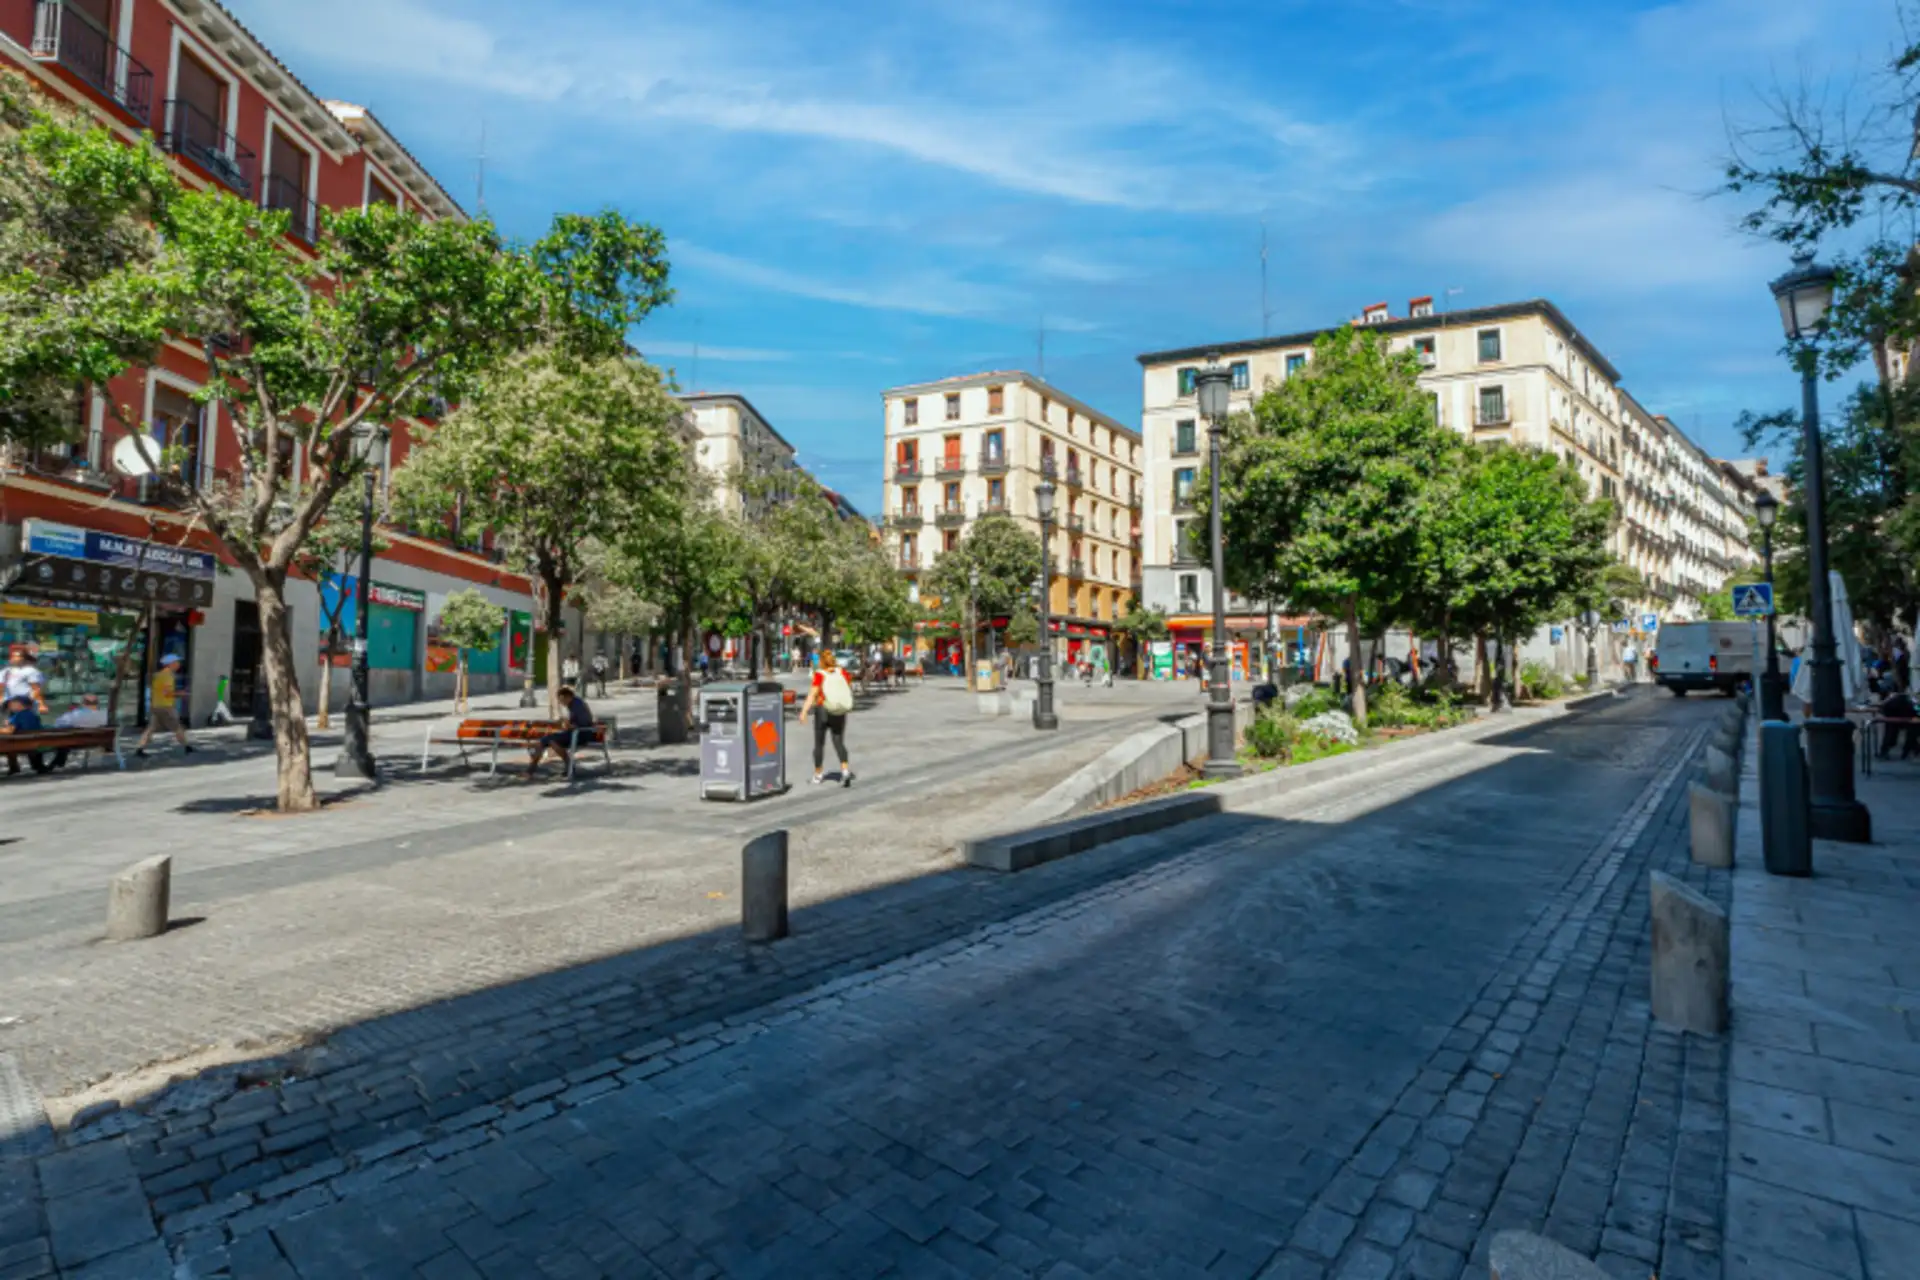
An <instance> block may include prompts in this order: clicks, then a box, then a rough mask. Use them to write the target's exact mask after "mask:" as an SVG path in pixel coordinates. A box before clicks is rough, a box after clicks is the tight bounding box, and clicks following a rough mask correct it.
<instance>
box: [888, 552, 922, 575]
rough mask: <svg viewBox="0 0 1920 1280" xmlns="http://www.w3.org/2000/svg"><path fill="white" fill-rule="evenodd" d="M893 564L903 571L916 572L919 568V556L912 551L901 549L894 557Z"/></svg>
mask: <svg viewBox="0 0 1920 1280" xmlns="http://www.w3.org/2000/svg"><path fill="white" fill-rule="evenodd" d="M894 566H895V567H896V568H898V569H900V570H901V571H903V572H905V573H917V572H919V569H920V557H919V555H917V554H916V553H914V552H912V551H902V552H901V553H900V554H899V555H898V556H896V557H895V558H894Z"/></svg>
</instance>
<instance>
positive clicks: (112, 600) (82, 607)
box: [0, 520, 215, 725]
mask: <svg viewBox="0 0 1920 1280" xmlns="http://www.w3.org/2000/svg"><path fill="white" fill-rule="evenodd" d="M214 572H215V562H214V558H213V556H212V555H210V554H208V553H206V552H201V551H192V550H188V549H186V548H182V547H174V546H168V545H166V544H164V543H156V542H145V541H142V540H140V539H137V538H127V537H123V536H121V535H119V534H112V533H103V532H101V531H99V530H96V529H83V528H80V527H78V526H75V525H67V524H56V523H53V522H51V521H45V520H26V521H23V522H22V525H21V531H20V551H19V554H18V555H17V556H15V557H14V558H13V561H12V563H11V564H9V565H7V566H6V574H5V577H6V579H7V580H9V582H10V585H9V586H8V588H7V591H6V594H5V595H4V596H3V597H0V645H14V644H23V645H27V646H29V647H30V649H31V650H32V651H34V652H35V653H36V654H37V658H38V662H39V666H40V670H41V673H42V675H44V676H45V677H46V686H45V687H46V696H47V705H48V707H49V708H50V709H51V710H52V711H53V712H54V713H55V714H56V715H58V714H60V713H63V712H65V711H66V710H68V709H69V708H70V707H71V706H73V705H74V704H75V703H77V702H79V701H80V699H81V698H82V697H84V696H85V695H87V694H93V695H94V696H96V697H97V698H99V700H100V705H101V707H102V708H103V709H105V708H106V707H107V706H109V705H112V706H113V708H114V716H115V719H116V721H117V722H118V723H120V724H123V725H135V724H141V723H144V722H145V720H146V717H147V710H148V709H147V705H146V702H147V676H148V673H149V670H150V668H151V666H152V665H153V664H154V663H155V662H157V661H158V659H159V657H162V656H165V655H167V654H177V655H179V656H180V658H181V660H182V666H181V670H180V673H179V676H178V678H177V681H176V684H177V687H178V689H179V693H180V697H181V699H182V702H183V704H184V702H185V700H186V698H187V697H188V696H189V691H190V690H191V688H192V680H193V664H192V653H193V649H192V646H191V645H190V644H189V643H188V637H189V634H190V629H191V628H192V627H194V626H196V625H197V624H198V623H199V622H200V621H201V620H202V619H203V617H204V616H205V613H204V611H205V609H206V608H207V606H208V605H210V604H211V603H212V601H213V583H214ZM150 652H151V653H152V654H153V655H154V656H153V659H152V661H150V660H149V653H150ZM116 685H117V686H118V690H119V697H118V698H117V699H116V698H115V697H114V693H115V687H116Z"/></svg>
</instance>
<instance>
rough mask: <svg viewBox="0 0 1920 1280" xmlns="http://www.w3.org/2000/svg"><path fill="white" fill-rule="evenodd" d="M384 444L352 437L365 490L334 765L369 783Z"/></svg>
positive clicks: (371, 437) (375, 769)
mask: <svg viewBox="0 0 1920 1280" xmlns="http://www.w3.org/2000/svg"><path fill="white" fill-rule="evenodd" d="M386 443H387V429H386V428H385V427H382V426H373V425H368V426H362V427H359V428H357V429H356V430H355V431H354V433H353V452H354V457H355V459H356V460H357V461H358V462H359V464H360V471H361V475H362V476H363V477H364V480H365V485H366V488H365V490H364V493H363V496H362V498H361V509H360V581H359V582H358V583H357V584H356V585H355V592H354V607H353V696H352V700H351V701H349V702H348V703H347V736H346V741H344V742H343V743H341V745H340V754H339V755H338V756H337V757H335V758H334V762H333V773H334V776H335V777H337V778H362V779H365V780H367V781H369V782H378V781H379V780H380V769H379V766H378V765H376V764H375V763H374V759H373V750H372V748H371V747H370V746H369V745H368V741H367V734H368V730H369V728H370V726H371V722H372V713H371V710H370V708H369V706H368V702H369V699H370V697H371V692H370V690H369V688H368V675H367V615H368V614H369V613H370V612H372V594H371V593H372V589H373V478H374V463H375V460H376V459H377V458H378V457H379V456H380V453H381V450H382V449H384V448H385V447H386Z"/></svg>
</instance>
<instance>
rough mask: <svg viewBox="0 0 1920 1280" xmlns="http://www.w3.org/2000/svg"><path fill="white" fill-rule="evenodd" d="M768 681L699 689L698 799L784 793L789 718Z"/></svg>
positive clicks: (777, 691) (752, 797) (751, 797)
mask: <svg viewBox="0 0 1920 1280" xmlns="http://www.w3.org/2000/svg"><path fill="white" fill-rule="evenodd" d="M784 692H785V691H784V690H783V689H782V688H781V687H780V686H779V685H778V684H776V683H774V682H773V681H771V680H748V681H740V682H732V683H727V684H710V685H708V686H706V687H705V688H704V689H702V690H701V691H700V725H701V730H700V798H701V799H702V800H758V799H760V798H761V797H762V796H771V795H778V794H780V793H781V792H782V791H785V790H786V789H787V718H786V707H785V702H784V700H783V699H782V696H781V695H782V694H783V693H784Z"/></svg>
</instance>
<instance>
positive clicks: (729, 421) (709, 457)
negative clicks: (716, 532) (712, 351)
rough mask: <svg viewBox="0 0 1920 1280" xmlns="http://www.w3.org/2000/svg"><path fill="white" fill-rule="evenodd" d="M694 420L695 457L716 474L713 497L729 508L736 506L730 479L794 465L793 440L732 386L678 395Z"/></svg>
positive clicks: (736, 494)
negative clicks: (724, 389)
mask: <svg viewBox="0 0 1920 1280" xmlns="http://www.w3.org/2000/svg"><path fill="white" fill-rule="evenodd" d="M680 403H681V404H683V405H685V406H686V407H687V414H688V416H689V417H690V418H691V419H692V421H693V436H694V441H693V444H694V457H695V459H696V460H697V461H698V462H699V464H700V466H701V468H702V469H703V470H705V471H707V472H708V473H710V474H711V475H712V476H713V477H714V499H715V501H716V502H718V503H719V504H720V509H721V510H722V511H725V512H728V513H735V512H738V511H739V509H740V493H739V491H738V489H737V488H736V486H735V484H734V481H735V479H736V478H737V477H738V476H740V475H741V474H743V473H749V474H764V473H765V472H769V471H785V470H789V469H791V468H792V467H793V466H794V460H793V458H794V453H793V446H792V445H790V444H788V443H787V441H786V439H785V438H784V437H783V436H781V434H780V433H779V432H778V431H775V430H774V429H773V426H772V424H771V423H769V422H768V421H767V419H766V417H765V416H764V415H762V414H761V412H760V411H759V410H758V409H756V408H754V407H753V403H752V402H751V401H750V400H748V399H747V398H746V397H745V396H743V395H740V394H738V393H736V392H732V391H715V392H698V393H696V394H694V395H688V396H681V397H680Z"/></svg>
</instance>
